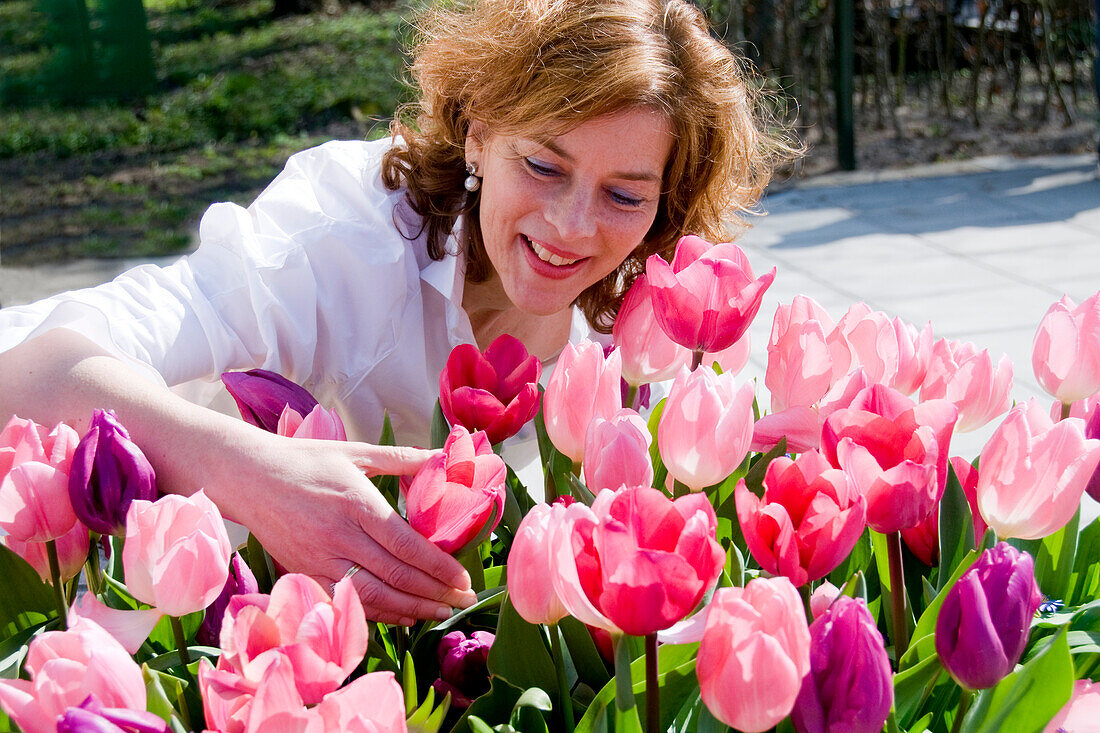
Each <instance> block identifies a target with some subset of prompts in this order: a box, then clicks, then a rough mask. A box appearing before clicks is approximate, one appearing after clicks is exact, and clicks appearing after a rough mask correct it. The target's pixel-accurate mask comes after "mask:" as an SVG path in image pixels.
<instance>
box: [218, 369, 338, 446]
mask: <svg viewBox="0 0 1100 733" xmlns="http://www.w3.org/2000/svg"><path fill="white" fill-rule="evenodd" d="M222 383H223V384H224V385H225V388H226V389H227V390H229V394H231V395H232V396H233V399H234V400H235V401H236V402H237V409H238V410H240V411H241V417H242V418H244V420H245V422H247V423H250V424H252V425H255V426H256V427H258V428H262V429H264V430H266V431H267V432H269V433H274V432H278V426H279V415H281V414H282V413H283V408H284V407H289V408H290V409H292V410H294V411H295V412H297V413H298V414H299V415H301V416H302V417H305V416H306V415H308V414H309V413H311V412H312V411H313V408H314V407H316V406H317V400H315V399H313V395H311V394H310V393H309V392H308V391H306V390H305V389H304V388H303V387H300V386H298V385H297V384H295V383H294V382H292V381H290V380H289V379H287V378H286V377H284V376H282V375H280V374H276V373H275V372H269V371H267V370H266V369H249V370H248V371H247V372H225V373H223V374H222Z"/></svg>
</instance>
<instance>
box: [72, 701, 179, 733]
mask: <svg viewBox="0 0 1100 733" xmlns="http://www.w3.org/2000/svg"><path fill="white" fill-rule="evenodd" d="M116 731H117V733H167V731H168V724H167V723H166V722H165V721H164V720H163V719H162V718H161V717H160V716H158V715H156V714H155V713H150V712H148V711H146V710H129V709H126V708H105V707H103V705H102V704H101V703H100V702H99V700H98V698H96V696H95V695H88V697H87V699H85V700H84V702H82V703H80V705H79V706H77V707H69V708H66V709H65V714H64V715H62V716H61V718H60V719H59V720H58V721H57V733H115V732H116Z"/></svg>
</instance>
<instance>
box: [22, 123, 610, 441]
mask: <svg viewBox="0 0 1100 733" xmlns="http://www.w3.org/2000/svg"><path fill="white" fill-rule="evenodd" d="M390 144H391V143H390V141H389V140H388V139H386V140H380V141H376V142H359V141H349V142H330V143H326V144H324V145H321V146H320V147H317V148H313V149H310V150H306V151H303V152H301V153H297V154H296V155H294V156H292V157H291V158H290V160H289V161H288V162H287V165H286V168H285V169H284V170H283V172H282V173H281V174H279V176H278V177H277V178H276V179H275V180H274V181H273V182H272V183H271V184H270V185H269V186H268V187H267V189H265V190H264V191H263V193H261V194H260V196H259V197H258V198H257V199H256V200H255V202H253V203H252V205H251V206H249V207H248V208H247V209H245V208H242V207H240V206H237V205H235V204H231V203H220V204H215V205H213V206H211V207H210V208H209V209H208V210H207V212H206V214H205V215H204V216H203V218H202V223H201V224H200V227H199V235H200V239H201V245H200V246H199V248H198V250H196V251H195V253H194V254H192V255H190V256H188V257H184V258H182V259H180V260H179V261H178V262H176V263H175V264H173V265H171V266H169V267H164V268H160V267H155V266H152V265H143V266H141V267H137V268H135V269H133V270H130V271H129V272H126V273H124V274H122V275H120V276H119V277H118V278H116V279H115V280H114V281H112V282H109V283H105V284H103V285H100V286H98V287H95V288H88V289H85V290H77V291H72V292H68V293H63V294H61V295H57V296H54V297H51V298H47V299H45V300H42V301H39V302H37V303H33V304H31V305H27V306H17V307H12V308H5V309H3V310H0V351H4V350H7V349H10V348H12V347H13V346H15V345H17V344H19V343H21V342H23V341H25V340H26V339H28V338H30V337H32V336H34V335H37V334H40V333H43V332H44V331H47V330H49V329H51V328H57V327H67V328H70V329H72V330H74V331H77V332H79V333H81V334H83V335H84V336H86V337H88V338H90V339H91V340H92V341H94V342H96V343H97V344H99V345H100V346H102V347H103V348H105V349H107V350H108V351H110V352H111V353H113V354H115V355H116V356H117V357H119V358H120V359H122V360H123V361H125V362H127V363H128V364H129V365H131V366H132V367H134V368H135V369H137V371H138V372H140V373H141V374H142V375H144V376H145V377H147V378H149V379H151V380H153V381H155V382H157V383H159V384H162V385H166V386H168V387H170V388H172V390H173V391H175V392H177V393H179V394H181V395H182V396H184V397H186V398H187V399H190V400H191V401H193V402H197V403H199V404H202V405H207V406H211V407H215V408H217V409H222V410H226V411H229V412H232V413H235V412H236V411H235V410H234V409H233V406H232V401H231V400H229V397H228V393H227V392H226V391H225V389H224V388H223V387H222V385H221V382H220V379H219V376H220V374H221V373H222V372H223V371H227V370H233V369H249V368H253V367H262V368H264V369H269V370H271V371H274V372H278V373H280V374H282V375H284V376H286V377H287V378H289V379H291V380H293V381H295V382H297V383H299V384H301V385H303V386H304V387H305V388H306V389H308V390H309V391H310V392H311V393H313V395H314V396H315V397H316V398H317V399H318V401H320V402H321V404H323V405H325V406H326V407H330V408H331V407H335V408H336V409H337V411H338V412H339V414H340V416H341V417H342V418H343V420H344V423H345V425H346V427H347V432H348V437H349V438H350V439H352V440H364V441H370V442H373V441H376V440H377V439H378V436H379V435H380V433H381V429H382V417H383V411H384V410H388V412H389V414H390V419H391V421H392V422H393V427H394V431H395V433H396V436H397V440H398V443H399V444H405V445H427V443H428V436H429V428H430V422H431V414H432V409H433V407H434V404H435V400H436V397H437V396H438V390H439V373H440V371H441V370H442V368H443V365H444V364H445V363H446V360H447V355H448V354H449V353H450V351H451V349H452V348H454V347H455V346H457V345H458V344H460V343H473V342H474V338H473V332H472V329H471V327H470V321H469V319H468V318H467V316H466V313H465V311H464V310H463V309H462V287H463V270H464V267H463V265H464V260H463V258H462V256H461V254H460V253H459V249H458V245H457V239H456V235H455V234H454V233H452V235H451V237H450V238H449V239H448V241H447V247H446V249H447V252H448V254H447V256H445V257H444V258H443V259H442V260H438V261H434V260H432V259H431V258H430V257H429V256H428V253H427V244H426V237H425V236H424V235H423V232H421V226H420V223H421V221H420V218H419V217H418V216H417V215H416V214H415V213H414V212H413V211H412V210H411V209H410V208H409V205H408V202H407V200H406V199H405V192H404V191H403V190H398V191H389V190H387V189H386V188H385V186H384V185H383V184H382V180H381V177H380V165H381V160H382V155H383V154H384V153H385V151H386V150H387V149H388V148H389V146H390ZM402 232H404V233H405V234H410V235H413V234H419V235H420V236H417V237H416V238H415V239H413V240H411V241H410V240H409V239H406V238H405V237H404V236H402ZM591 335H592V334H591V332H590V330H589V327H588V324H587V323H586V321H585V319H584V317H583V316H582V315H581V314H580V311H578V310H574V317H573V329H572V333H571V335H570V340H572V341H577V340H579V339H581V338H583V337H586V336H591ZM545 371H546V373H547V374H548V372H549V368H547V369H546V370H545Z"/></svg>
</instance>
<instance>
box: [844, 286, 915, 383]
mask: <svg viewBox="0 0 1100 733" xmlns="http://www.w3.org/2000/svg"><path fill="white" fill-rule="evenodd" d="M837 331H838V332H839V334H840V335H841V336H842V337H843V339H844V341H845V342H846V343H847V345H848V350H849V351H850V353H851V356H852V363H851V365H850V367H849V368H850V369H855V368H856V367H862V368H863V370H864V372H866V374H867V378H868V379H870V380H871V381H872V382H876V383H879V384H885V385H887V386H889V387H892V388H894V389H896V390H898V391H899V392H901V393H902V394H905V395H909V394H912V393H913V392H916V391H917V389H918V388H919V387H920V385H921V383H922V382H923V381H924V377H925V373H926V371H927V369H928V361H929V359H930V357H931V354H932V326H931V324H925V326H924V328H922V329H921V330H919V331H918V330H917V329H916V327H915V326H912V325H910V324H907V323H905V322H904V321H902V320H901V319H899V318H894V319H891V318H890V317H889V316H887V315H886V314H885V313H883V312H881V311H873V310H871V308H870V307H869V306H867V304H866V303H856V304H855V305H853V306H852V307H851V308H849V309H848V312H847V313H845V314H844V316H843V317H842V318H841V319H840V321H838V322H837ZM833 343H834V346H833V349H834V352H837V351H840V352H843V349H842V348H841V347H840V346H839V343H838V342H837V341H836V340H834V341H833Z"/></svg>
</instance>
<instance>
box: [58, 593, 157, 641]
mask: <svg viewBox="0 0 1100 733" xmlns="http://www.w3.org/2000/svg"><path fill="white" fill-rule="evenodd" d="M82 618H86V619H88V620H89V621H94V622H95V623H96V624H97V625H99V626H100V627H102V628H103V630H104V631H106V632H107V633H108V634H110V635H111V636H113V637H114V638H115V639H116V640H117V641H118V643H119V644H121V645H122V648H123V649H125V650H126V651H127V652H129V653H130V654H137V651H138V649H140V648H141V645H142V644H144V643H145V640H146V639H148V638H149V634H151V633H153V628H154V627H155V626H156V625H157V623H158V622H159V621H160V620H161V619H162V618H164V614H163V613H161V612H160V610H159V609H156V608H149V609H137V610H132V611H128V610H122V609H118V608H110V607H109V606H107V605H106V604H105V603H103V601H101V600H99V599H98V598H96V597H95V595H94V594H92V593H88V592H84V593H81V594H80V598H78V599H77V600H76V603H74V604H73V605H72V606H71V607H70V608H69V626H75V625H76V624H77V620H78V619H82Z"/></svg>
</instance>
